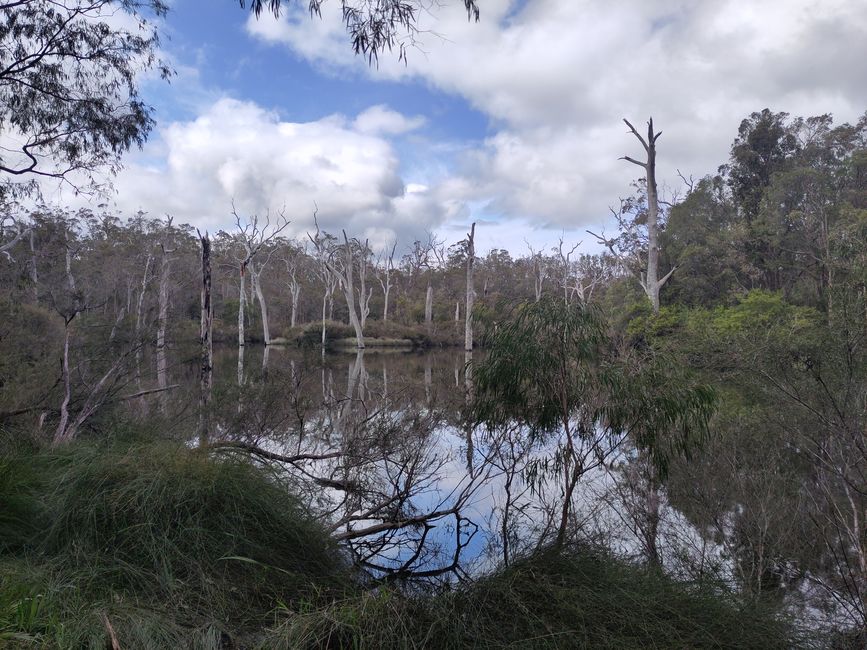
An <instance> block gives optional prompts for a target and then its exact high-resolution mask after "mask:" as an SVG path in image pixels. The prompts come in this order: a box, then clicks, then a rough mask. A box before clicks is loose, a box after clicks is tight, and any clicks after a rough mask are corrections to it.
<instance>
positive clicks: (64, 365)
mask: <svg viewBox="0 0 867 650" xmlns="http://www.w3.org/2000/svg"><path fill="white" fill-rule="evenodd" d="M71 323H72V321H67V322H66V323H65V326H64V331H63V357H62V358H61V360H60V371H61V374H62V376H63V401H62V402H61V403H60V422H59V423H58V425H57V432H56V433H55V434H54V444H58V443H60V442H63V441H64V440H65V439H66V427H67V425H68V423H69V400H70V398H71V396H72V388H71V386H70V380H69V327H70V325H71Z"/></svg>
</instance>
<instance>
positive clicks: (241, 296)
mask: <svg viewBox="0 0 867 650" xmlns="http://www.w3.org/2000/svg"><path fill="white" fill-rule="evenodd" d="M240 281H241V288H240V291H239V292H238V347H244V303H246V302H247V268H246V265H245V264H242V265H241V276H240Z"/></svg>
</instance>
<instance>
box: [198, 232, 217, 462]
mask: <svg viewBox="0 0 867 650" xmlns="http://www.w3.org/2000/svg"><path fill="white" fill-rule="evenodd" d="M199 239H200V240H201V243H202V293H201V307H202V311H201V318H200V323H199V346H200V354H201V368H200V373H199V445H200V446H205V445H207V444H208V438H209V437H210V434H211V417H210V413H211V389H212V385H213V375H214V362H213V358H214V350H213V343H212V339H213V337H212V332H213V313H214V312H213V303H212V301H211V241H210V239H209V238H208V233H205V234H204V236H202V235H201V234H199Z"/></svg>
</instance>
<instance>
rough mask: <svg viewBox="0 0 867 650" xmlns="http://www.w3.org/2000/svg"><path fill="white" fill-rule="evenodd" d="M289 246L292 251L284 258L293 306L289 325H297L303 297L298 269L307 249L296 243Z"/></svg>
mask: <svg viewBox="0 0 867 650" xmlns="http://www.w3.org/2000/svg"><path fill="white" fill-rule="evenodd" d="M289 248H290V249H291V252H290V254H289V255H288V256H287V257H284V258H283V263H284V264H285V265H286V273H287V274H288V275H289V281H288V285H289V298H290V300H291V307H292V312H291V315H290V317H289V326H290V327H295V325H296V324H297V322H298V301H299V299H300V298H301V281H300V280H299V278H298V270H299V267H300V263H301V259H302V256H303V255H304V253H305V252H306V251H302V250H301V247H300V246H297V245H296V244H290V246H289Z"/></svg>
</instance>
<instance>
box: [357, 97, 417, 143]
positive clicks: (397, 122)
mask: <svg viewBox="0 0 867 650" xmlns="http://www.w3.org/2000/svg"><path fill="white" fill-rule="evenodd" d="M424 123H425V119H424V117H422V116H421V115H416V116H415V117H406V116H405V115H403V114H401V113H398V112H397V111H393V110H391V109H390V108H388V106H383V105H382V104H379V105H377V106H371V107H370V108H368V109H367V110H365V111H362V112H361V113H359V114H358V117H356V118H355V120H354V121H353V123H352V126H353V128H354V129H355V130H356V131H360V132H361V133H369V134H371V135H399V134H402V133H408V132H409V131H414V130H415V129H418V128H419V127H421V126H422V125H424Z"/></svg>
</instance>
